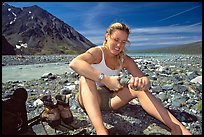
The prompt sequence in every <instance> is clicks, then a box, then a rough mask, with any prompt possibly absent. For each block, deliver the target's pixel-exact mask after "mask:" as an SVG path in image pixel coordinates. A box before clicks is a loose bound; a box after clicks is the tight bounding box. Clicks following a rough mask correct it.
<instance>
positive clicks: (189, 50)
mask: <svg viewBox="0 0 204 137" xmlns="http://www.w3.org/2000/svg"><path fill="white" fill-rule="evenodd" d="M127 52H128V53H177V54H202V41H197V42H192V43H188V44H182V45H176V46H170V47H164V48H155V49H143V50H128V51H127Z"/></svg>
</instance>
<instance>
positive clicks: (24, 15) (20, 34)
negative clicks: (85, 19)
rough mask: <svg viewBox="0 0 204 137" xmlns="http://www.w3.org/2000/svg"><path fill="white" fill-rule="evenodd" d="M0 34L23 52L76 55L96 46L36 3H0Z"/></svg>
mask: <svg viewBox="0 0 204 137" xmlns="http://www.w3.org/2000/svg"><path fill="white" fill-rule="evenodd" d="M2 35H3V36H4V37H5V38H6V39H7V41H8V42H9V43H10V44H11V45H12V46H13V47H14V49H15V48H16V47H15V46H16V45H18V44H19V42H21V43H26V44H27V45H28V46H27V48H26V49H24V50H23V51H22V52H23V54H28V55H29V54H30V55H34V54H43V55H44V54H46V55H47V54H77V53H81V52H84V51H86V50H87V49H89V48H91V47H95V46H96V45H95V44H93V43H92V42H91V41H89V40H88V39H87V38H85V37H84V36H83V35H82V34H80V33H79V32H77V31H76V30H75V29H74V28H73V27H71V26H70V25H68V24H66V23H64V22H63V21H62V20H60V19H58V18H57V17H55V16H53V15H52V14H50V13H49V12H47V11H46V10H44V9H42V8H40V7H38V6H37V5H33V6H29V7H22V8H17V7H14V6H10V5H8V4H6V3H2Z"/></svg>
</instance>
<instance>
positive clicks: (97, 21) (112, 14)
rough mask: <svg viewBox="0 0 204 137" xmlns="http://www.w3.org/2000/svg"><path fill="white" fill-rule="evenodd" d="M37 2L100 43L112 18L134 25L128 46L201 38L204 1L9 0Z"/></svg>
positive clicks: (24, 4)
mask: <svg viewBox="0 0 204 137" xmlns="http://www.w3.org/2000/svg"><path fill="white" fill-rule="evenodd" d="M7 3H8V4H10V5H12V6H15V7H26V6H32V5H38V6H39V7H41V8H42V9H44V10H46V11H48V12H49V13H51V14H52V15H54V16H56V17H57V18H59V19H60V20H62V21H63V22H65V23H66V24H68V25H70V26H72V27H73V28H74V29H75V30H76V31H78V32H79V33H81V34H82V35H84V36H85V37H86V38H88V39H89V40H90V41H91V42H93V43H94V44H97V45H101V44H102V43H103V40H104V35H105V30H106V29H107V28H108V26H109V25H110V24H111V23H113V22H118V21H119V22H123V23H126V24H127V25H128V26H129V27H130V28H131V34H130V36H129V40H130V42H131V46H130V47H128V48H129V49H130V48H131V49H146V48H156V47H165V46H174V45H180V44H186V43H191V42H195V41H200V40H202V2H7Z"/></svg>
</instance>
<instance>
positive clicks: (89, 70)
mask: <svg viewBox="0 0 204 137" xmlns="http://www.w3.org/2000/svg"><path fill="white" fill-rule="evenodd" d="M99 50H100V49H98V48H91V49H89V50H87V51H86V52H85V53H83V54H80V55H79V56H77V57H76V58H74V59H73V60H72V61H71V62H70V64H69V67H70V68H71V69H73V70H74V71H75V72H77V73H78V74H80V75H82V76H84V77H86V78H89V79H92V80H93V81H98V76H99V75H100V72H99V71H98V70H96V69H94V68H93V67H92V66H91V64H96V63H99V62H100V58H99V57H101V56H100V55H101V52H100V51H99ZM96 55H98V56H96Z"/></svg>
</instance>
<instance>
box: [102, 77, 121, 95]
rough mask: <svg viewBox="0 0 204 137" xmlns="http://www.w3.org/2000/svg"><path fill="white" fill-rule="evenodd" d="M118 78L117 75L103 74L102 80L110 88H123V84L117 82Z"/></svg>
mask: <svg viewBox="0 0 204 137" xmlns="http://www.w3.org/2000/svg"><path fill="white" fill-rule="evenodd" d="M119 79H120V77H119V76H105V78H104V79H103V81H102V82H103V84H105V86H106V87H107V88H109V89H110V90H112V91H118V90H119V89H121V88H123V86H122V85H120V83H119Z"/></svg>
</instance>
